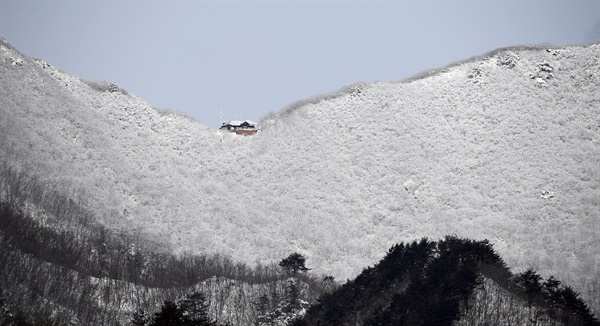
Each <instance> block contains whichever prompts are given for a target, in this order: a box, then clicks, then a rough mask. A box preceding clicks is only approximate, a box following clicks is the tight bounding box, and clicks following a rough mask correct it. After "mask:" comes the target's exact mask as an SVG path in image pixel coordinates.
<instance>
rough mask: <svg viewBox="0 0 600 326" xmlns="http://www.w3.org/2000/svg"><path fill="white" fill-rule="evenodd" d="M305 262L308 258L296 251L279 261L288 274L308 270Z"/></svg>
mask: <svg viewBox="0 0 600 326" xmlns="http://www.w3.org/2000/svg"><path fill="white" fill-rule="evenodd" d="M305 263H306V258H304V256H302V255H301V254H299V253H297V252H295V253H293V254H291V255H289V256H288V257H287V258H285V259H283V260H282V261H281V262H279V266H281V267H283V269H285V271H286V272H287V273H288V274H293V275H294V276H295V275H296V274H297V273H298V271H302V272H306V271H308V270H309V269H308V268H306V266H305V265H304V264H305Z"/></svg>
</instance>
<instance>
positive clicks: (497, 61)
mask: <svg viewBox="0 0 600 326" xmlns="http://www.w3.org/2000/svg"><path fill="white" fill-rule="evenodd" d="M2 47H3V48H2V74H1V76H2V77H0V78H1V83H2V84H1V85H2V94H3V96H2V99H1V100H0V101H1V102H0V103H1V105H2V111H1V112H0V114H1V115H2V116H1V117H2V119H1V122H0V128H1V130H2V134H1V135H0V137H2V138H1V139H2V140H3V141H2V143H3V144H2V153H3V157H5V160H7V161H9V162H11V164H14V165H16V166H21V167H27V166H29V167H31V169H32V171H34V173H37V174H40V175H43V176H44V178H45V179H46V180H47V182H52V183H53V184H56V185H57V187H61V188H64V189H65V190H66V191H67V193H68V194H70V195H72V196H74V197H75V198H79V199H81V200H82V201H83V202H85V203H87V204H88V207H89V208H91V209H92V210H93V211H95V212H97V213H98V214H97V215H98V216H101V217H102V222H103V223H105V224H106V225H108V226H110V227H111V228H116V229H125V230H126V229H139V230H141V231H142V232H143V233H144V234H148V235H149V236H151V237H154V238H156V239H160V240H162V241H164V242H165V243H166V244H170V245H171V246H172V247H173V248H174V249H175V250H177V251H179V252H184V251H191V252H218V253H222V254H226V255H231V256H232V257H234V258H235V259H236V260H237V259H239V260H241V261H246V262H249V263H254V262H257V261H259V262H269V261H274V260H277V259H280V258H281V257H283V256H285V254H286V253H289V252H293V251H298V252H301V253H303V254H304V255H306V256H307V257H309V258H310V260H309V261H310V262H312V263H313V264H315V266H313V267H315V269H316V270H317V271H318V272H323V273H327V274H333V275H335V276H336V277H338V278H342V279H344V278H347V277H350V276H352V275H356V273H358V272H359V270H360V268H362V266H365V265H369V264H370V263H372V262H374V261H377V260H378V259H379V258H381V253H382V252H384V251H385V249H386V248H389V247H390V246H391V245H392V244H394V243H397V242H400V241H402V240H404V239H414V238H416V237H421V236H430V237H433V238H438V237H441V236H443V235H445V234H458V235H460V236H464V237H470V238H474V239H483V238H489V239H490V241H491V242H492V243H493V244H494V245H495V248H497V250H498V251H499V252H500V253H501V254H502V256H503V257H506V258H505V259H506V261H507V264H508V265H509V266H510V267H511V268H513V269H516V270H519V269H525V268H526V267H535V268H536V269H538V270H540V272H541V273H542V274H543V275H544V276H547V275H549V274H553V275H556V276H558V277H559V278H561V279H563V280H565V281H567V282H569V283H570V284H573V285H574V287H575V288H577V289H578V290H580V291H581V292H582V294H583V296H584V297H585V298H586V299H588V300H590V299H591V298H594V293H598V292H594V291H598V290H597V289H598V287H599V286H600V285H599V284H598V279H600V275H599V274H598V273H599V272H598V271H599V270H600V269H599V268H598V266H599V264H600V262H599V260H598V258H597V257H598V254H597V251H595V249H593V248H595V247H600V243H598V241H599V240H598V239H600V236H599V234H600V231H599V230H598V229H597V227H595V225H596V221H597V217H598V216H597V214H598V213H597V212H598V211H600V207H599V206H600V199H599V198H600V195H599V189H598V184H599V183H600V181H599V180H598V175H599V168H598V162H600V157H599V154H598V153H599V152H600V151H599V147H598V146H599V145H598V139H599V137H600V136H599V125H598V123H597V122H598V120H597V117H598V116H600V111H599V110H600V109H599V107H600V105H599V104H598V103H599V100H598V96H597V95H595V90H597V89H598V86H599V85H600V81H599V76H598V74H597V71H598V68H599V67H600V64H599V63H598V58H599V57H600V55H599V52H600V46H599V45H598V44H593V45H589V46H586V47H565V48H558V49H546V48H536V47H535V46H531V47H525V48H522V47H517V48H510V49H500V50H497V51H492V52H490V53H489V54H486V55H482V56H480V57H477V58H475V59H472V60H471V59H469V60H466V61H464V62H462V61H461V62H458V63H455V64H452V65H450V66H449V67H445V68H441V69H439V70H438V71H436V72H435V73H433V74H432V73H429V72H427V73H424V75H426V76H425V77H423V78H419V77H414V78H412V79H409V80H408V81H405V82H401V83H373V84H356V85H352V86H350V87H347V88H344V89H342V90H340V91H338V92H334V93H332V94H326V95H320V96H316V97H315V98H313V99H308V100H304V101H300V102H299V103H298V104H291V105H290V106H288V109H286V110H284V111H283V112H281V113H275V114H272V115H270V116H267V117H265V118H264V119H263V120H262V121H261V125H262V128H263V130H262V131H261V132H260V133H258V134H257V135H256V136H253V137H237V136H234V135H228V134H219V133H216V132H214V131H213V130H210V128H208V127H206V126H204V125H202V124H200V123H198V122H196V121H194V120H193V119H190V118H186V117H183V116H181V115H178V114H165V113H161V112H159V111H157V110H156V109H154V108H152V106H151V105H149V104H147V103H145V102H143V101H142V100H141V99H138V98H137V97H135V96H134V95H132V94H123V93H119V92H116V93H110V92H99V91H98V90H95V89H93V88H92V87H90V86H89V85H88V84H86V82H85V81H82V80H81V79H80V78H77V77H74V76H70V75H68V74H67V73H64V72H60V71H59V70H57V69H55V68H54V67H52V66H50V65H48V64H47V63H44V62H43V61H41V60H32V59H29V58H27V57H26V56H23V55H21V54H19V53H18V52H16V50H14V49H13V48H12V47H10V46H7V45H5V44H4V43H3V45H2ZM15 60H16V61H15ZM18 60H21V65H19V64H16V63H15V62H17V61H18ZM13 63H15V64H13ZM23 77H25V78H23ZM532 233H534V234H535V233H539V234H541V236H538V237H532V236H531V235H532ZM530 259H533V260H530ZM586 288H589V289H596V290H589V291H588V290H584V289H586ZM586 291H588V292H586ZM590 291H591V292H590ZM590 305H591V306H592V307H593V308H594V309H598V307H599V306H600V303H599V302H598V301H597V299H596V301H593V300H591V301H590Z"/></svg>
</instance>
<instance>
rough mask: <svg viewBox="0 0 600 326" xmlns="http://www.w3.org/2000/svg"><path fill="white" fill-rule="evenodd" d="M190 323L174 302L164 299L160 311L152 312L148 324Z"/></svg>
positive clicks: (166, 325) (178, 324)
mask: <svg viewBox="0 0 600 326" xmlns="http://www.w3.org/2000/svg"><path fill="white" fill-rule="evenodd" d="M182 325H192V324H191V323H190V320H189V318H187V317H186V316H185V315H184V314H183V310H181V309H180V308H179V307H178V306H177V305H176V304H175V303H174V302H172V301H165V303H164V304H163V306H162V307H161V309H160V311H159V312H157V313H155V314H154V318H152V323H150V326H182Z"/></svg>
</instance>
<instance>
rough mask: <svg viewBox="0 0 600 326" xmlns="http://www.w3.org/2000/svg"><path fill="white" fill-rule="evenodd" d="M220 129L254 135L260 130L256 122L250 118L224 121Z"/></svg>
mask: <svg viewBox="0 0 600 326" xmlns="http://www.w3.org/2000/svg"><path fill="white" fill-rule="evenodd" d="M219 130H220V131H229V132H234V133H236V134H238V135H254V134H255V133H256V132H257V131H258V128H257V124H256V122H253V121H250V120H244V121H238V120H231V121H229V122H223V125H221V128H219Z"/></svg>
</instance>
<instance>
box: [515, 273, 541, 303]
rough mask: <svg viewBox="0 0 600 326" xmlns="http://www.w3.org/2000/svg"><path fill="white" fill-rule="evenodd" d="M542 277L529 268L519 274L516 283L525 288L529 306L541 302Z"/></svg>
mask: <svg viewBox="0 0 600 326" xmlns="http://www.w3.org/2000/svg"><path fill="white" fill-rule="evenodd" d="M541 280H542V277H541V276H540V275H539V274H537V273H536V272H535V271H533V270H532V269H528V270H526V271H525V272H523V273H521V274H519V275H517V277H516V278H515V283H516V284H517V286H518V287H520V288H521V289H522V290H523V293H524V294H525V297H526V298H527V303H528V305H529V307H530V308H531V306H532V305H533V303H539V302H540V301H541V298H542V284H541V283H540V282H541Z"/></svg>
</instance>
